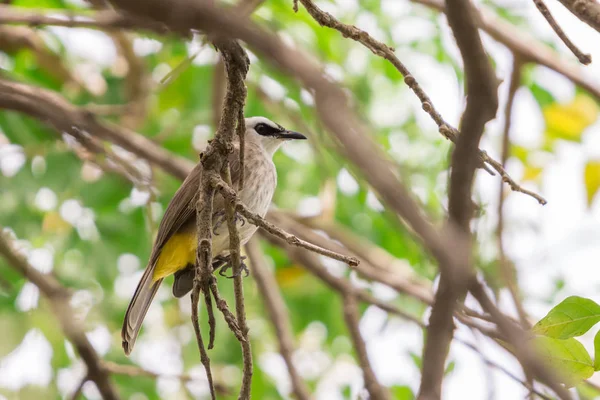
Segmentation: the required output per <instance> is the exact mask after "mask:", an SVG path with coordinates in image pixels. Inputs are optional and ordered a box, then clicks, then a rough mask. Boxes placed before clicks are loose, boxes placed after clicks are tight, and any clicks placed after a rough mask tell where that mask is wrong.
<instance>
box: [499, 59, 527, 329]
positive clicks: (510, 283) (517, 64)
mask: <svg viewBox="0 0 600 400" xmlns="http://www.w3.org/2000/svg"><path fill="white" fill-rule="evenodd" d="M522 68H523V64H522V62H521V60H519V59H518V58H517V57H515V58H514V60H513V69H512V74H511V77H510V83H509V87H508V99H507V101H506V106H505V108H504V131H503V133H502V165H503V166H504V165H506V161H507V160H508V156H509V154H510V128H511V122H512V113H513V108H514V105H513V104H514V100H515V95H516V94H517V90H519V87H520V86H521V72H522ZM498 197H499V198H498V231H497V236H498V250H499V251H498V253H499V255H500V257H499V258H500V260H499V263H500V271H501V273H502V278H503V280H504V284H505V285H506V287H507V288H508V290H509V292H510V295H511V297H512V299H513V303H514V304H515V307H516V309H517V312H518V314H519V319H520V320H521V324H522V326H523V328H524V329H529V328H530V327H531V326H530V325H529V322H528V319H527V313H526V312H525V308H524V307H523V304H522V302H521V299H520V296H519V292H518V290H519V288H518V285H517V282H516V281H515V271H514V269H513V268H511V265H510V262H509V260H508V258H507V257H506V253H505V251H504V240H503V234H504V198H505V196H504V187H503V186H502V185H500V191H499V194H498Z"/></svg>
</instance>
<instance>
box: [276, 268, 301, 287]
mask: <svg viewBox="0 0 600 400" xmlns="http://www.w3.org/2000/svg"><path fill="white" fill-rule="evenodd" d="M305 276H306V270H304V268H302V267H300V266H298V265H294V264H292V265H290V266H288V267H286V268H278V269H276V270H275V279H276V280H277V283H279V285H280V286H281V287H290V286H294V285H296V284H298V283H299V282H302V281H303V278H304V277H305Z"/></svg>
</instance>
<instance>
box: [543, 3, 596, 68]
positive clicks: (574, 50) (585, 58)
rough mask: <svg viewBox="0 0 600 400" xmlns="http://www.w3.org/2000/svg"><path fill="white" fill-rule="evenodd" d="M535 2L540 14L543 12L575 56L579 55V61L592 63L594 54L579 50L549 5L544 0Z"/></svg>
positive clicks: (584, 63) (586, 63)
mask: <svg viewBox="0 0 600 400" xmlns="http://www.w3.org/2000/svg"><path fill="white" fill-rule="evenodd" d="M533 3H534V4H535V6H536V7H537V9H538V10H539V11H540V14H542V16H543V17H544V18H546V21H548V24H550V27H551V28H552V29H553V30H554V32H556V34H557V35H558V37H559V38H560V40H562V41H563V43H564V44H565V45H566V46H567V47H568V48H569V50H571V52H572V53H573V54H574V55H575V57H577V59H578V60H579V62H580V63H582V64H583V65H588V64H589V63H591V62H592V56H591V55H589V54H583V52H582V51H581V50H579V49H578V48H577V46H575V44H573V42H571V39H569V38H568V37H567V35H566V34H565V32H564V31H563V30H562V28H561V27H560V26H559V25H558V23H557V22H556V20H555V19H554V17H553V16H552V14H551V13H550V10H548V7H546V4H545V3H544V0H533Z"/></svg>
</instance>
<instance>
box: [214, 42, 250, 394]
mask: <svg viewBox="0 0 600 400" xmlns="http://www.w3.org/2000/svg"><path fill="white" fill-rule="evenodd" d="M215 45H216V46H217V48H218V49H219V50H220V51H221V55H222V57H223V61H224V63H225V70H226V74H227V93H226V95H225V101H224V104H223V112H222V113H221V121H220V124H219V132H218V133H217V135H219V133H220V134H221V135H222V136H224V137H225V139H226V140H228V143H231V140H232V139H233V137H234V132H235V131H236V129H235V128H236V123H237V133H238V135H240V136H242V137H243V134H244V132H245V130H246V129H245V125H244V117H243V116H244V103H245V100H246V84H245V79H246V74H247V73H248V67H249V64H250V61H249V59H248V55H247V54H246V52H245V51H244V49H242V47H241V46H240V45H239V44H238V43H237V42H235V41H219V42H218V43H215ZM242 144H243V139H242V140H241V141H240V167H241V171H242V172H241V174H240V179H243V165H244V152H243V150H242V148H241V146H242ZM223 167H224V168H223V170H222V174H223V175H224V180H225V182H226V183H227V184H228V185H229V187H231V188H233V187H234V186H233V183H232V181H231V171H230V169H229V163H228V161H227V159H225V161H224V164H223ZM238 184H242V182H241V180H240V181H238ZM225 213H226V216H227V227H228V230H229V262H230V263H231V265H232V267H233V268H232V269H233V277H234V278H233V284H234V292H235V311H236V317H237V325H238V327H239V331H240V332H241V338H240V339H241V340H240V345H241V347H242V359H243V364H244V366H243V375H242V385H241V388H240V394H239V397H238V399H239V400H246V399H249V398H250V385H251V382H252V350H251V348H250V339H249V337H248V326H247V324H246V309H245V304H244V286H243V277H242V274H241V270H242V265H241V258H240V236H239V233H238V231H237V227H236V205H235V203H233V202H231V201H225Z"/></svg>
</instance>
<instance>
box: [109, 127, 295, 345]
mask: <svg viewBox="0 0 600 400" xmlns="http://www.w3.org/2000/svg"><path fill="white" fill-rule="evenodd" d="M245 125H246V130H245V133H244V181H245V182H244V187H243V188H242V190H240V191H239V193H238V195H239V198H240V200H241V202H242V203H243V204H244V205H245V206H246V207H247V208H248V209H249V210H250V211H252V212H254V213H256V214H258V215H260V216H261V217H264V216H265V214H266V213H267V210H268V208H269V206H270V204H271V200H272V198H273V194H274V192H275V187H276V186H277V171H276V169H275V165H274V164H273V155H274V154H275V152H276V151H277V150H278V149H279V147H280V146H281V145H282V144H283V143H284V142H286V141H289V140H293V139H296V140H298V139H306V136H304V135H303V134H301V133H299V132H294V131H290V130H287V129H285V128H284V127H282V126H281V125H279V124H277V123H275V122H273V121H270V120H269V119H267V118H265V117H251V118H245ZM239 147H240V146H239V141H238V140H235V141H234V144H233V149H234V150H233V152H232V153H231V154H230V155H229V165H230V170H231V181H232V185H233V187H234V188H235V187H237V183H238V181H239V178H240V160H239V151H240V150H239ZM201 176H202V163H198V164H197V165H196V166H195V167H194V168H193V169H192V171H191V172H190V173H189V175H188V176H187V177H186V179H185V180H184V181H183V183H182V184H181V186H180V187H179V189H178V190H177V192H175V195H174V196H173V198H172V199H171V201H170V202H169V205H168V206H167V208H166V210H165V214H164V216H163V218H162V220H161V222H160V224H159V227H158V233H157V235H156V239H155V241H154V245H153V247H152V252H151V254H150V258H149V260H148V264H147V266H146V269H145V271H144V273H143V275H142V277H141V279H140V282H139V283H138V286H137V288H136V289H135V292H134V294H133V297H132V299H131V301H130V303H129V306H128V307H127V311H126V313H125V318H124V321H123V328H122V330H121V338H122V345H123V350H124V351H125V354H127V355H129V354H131V351H132V350H133V346H134V344H135V341H136V339H137V336H138V334H139V331H140V328H141V326H142V323H143V321H144V317H145V316H146V313H147V312H148V308H149V307H150V304H151V303H152V300H153V299H154V296H155V294H156V292H157V290H158V288H159V286H160V285H161V283H162V281H163V279H165V278H166V277H167V276H169V275H174V276H175V280H174V283H173V295H174V296H175V297H178V298H179V297H182V296H184V295H185V294H187V293H188V292H189V291H190V290H192V288H193V285H194V283H193V282H194V274H195V263H196V249H197V244H198V240H197V234H196V229H197V228H196V202H197V199H198V187H199V185H200V178H201ZM225 218H226V216H225V201H224V199H223V198H222V196H221V195H220V194H215V197H214V200H213V215H212V228H213V238H212V259H213V261H212V263H213V266H214V267H216V268H218V267H219V266H223V264H224V260H226V258H227V255H228V253H229V231H228V227H227V224H226V223H223V222H225ZM236 226H237V228H238V232H239V236H240V243H241V244H242V245H243V244H245V243H246V242H248V240H250V238H251V237H252V235H253V234H254V233H255V232H256V230H257V227H256V226H255V225H253V224H250V223H246V222H245V221H244V220H243V219H242V218H239V219H238V218H237V215H236ZM246 272H247V271H246Z"/></svg>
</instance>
